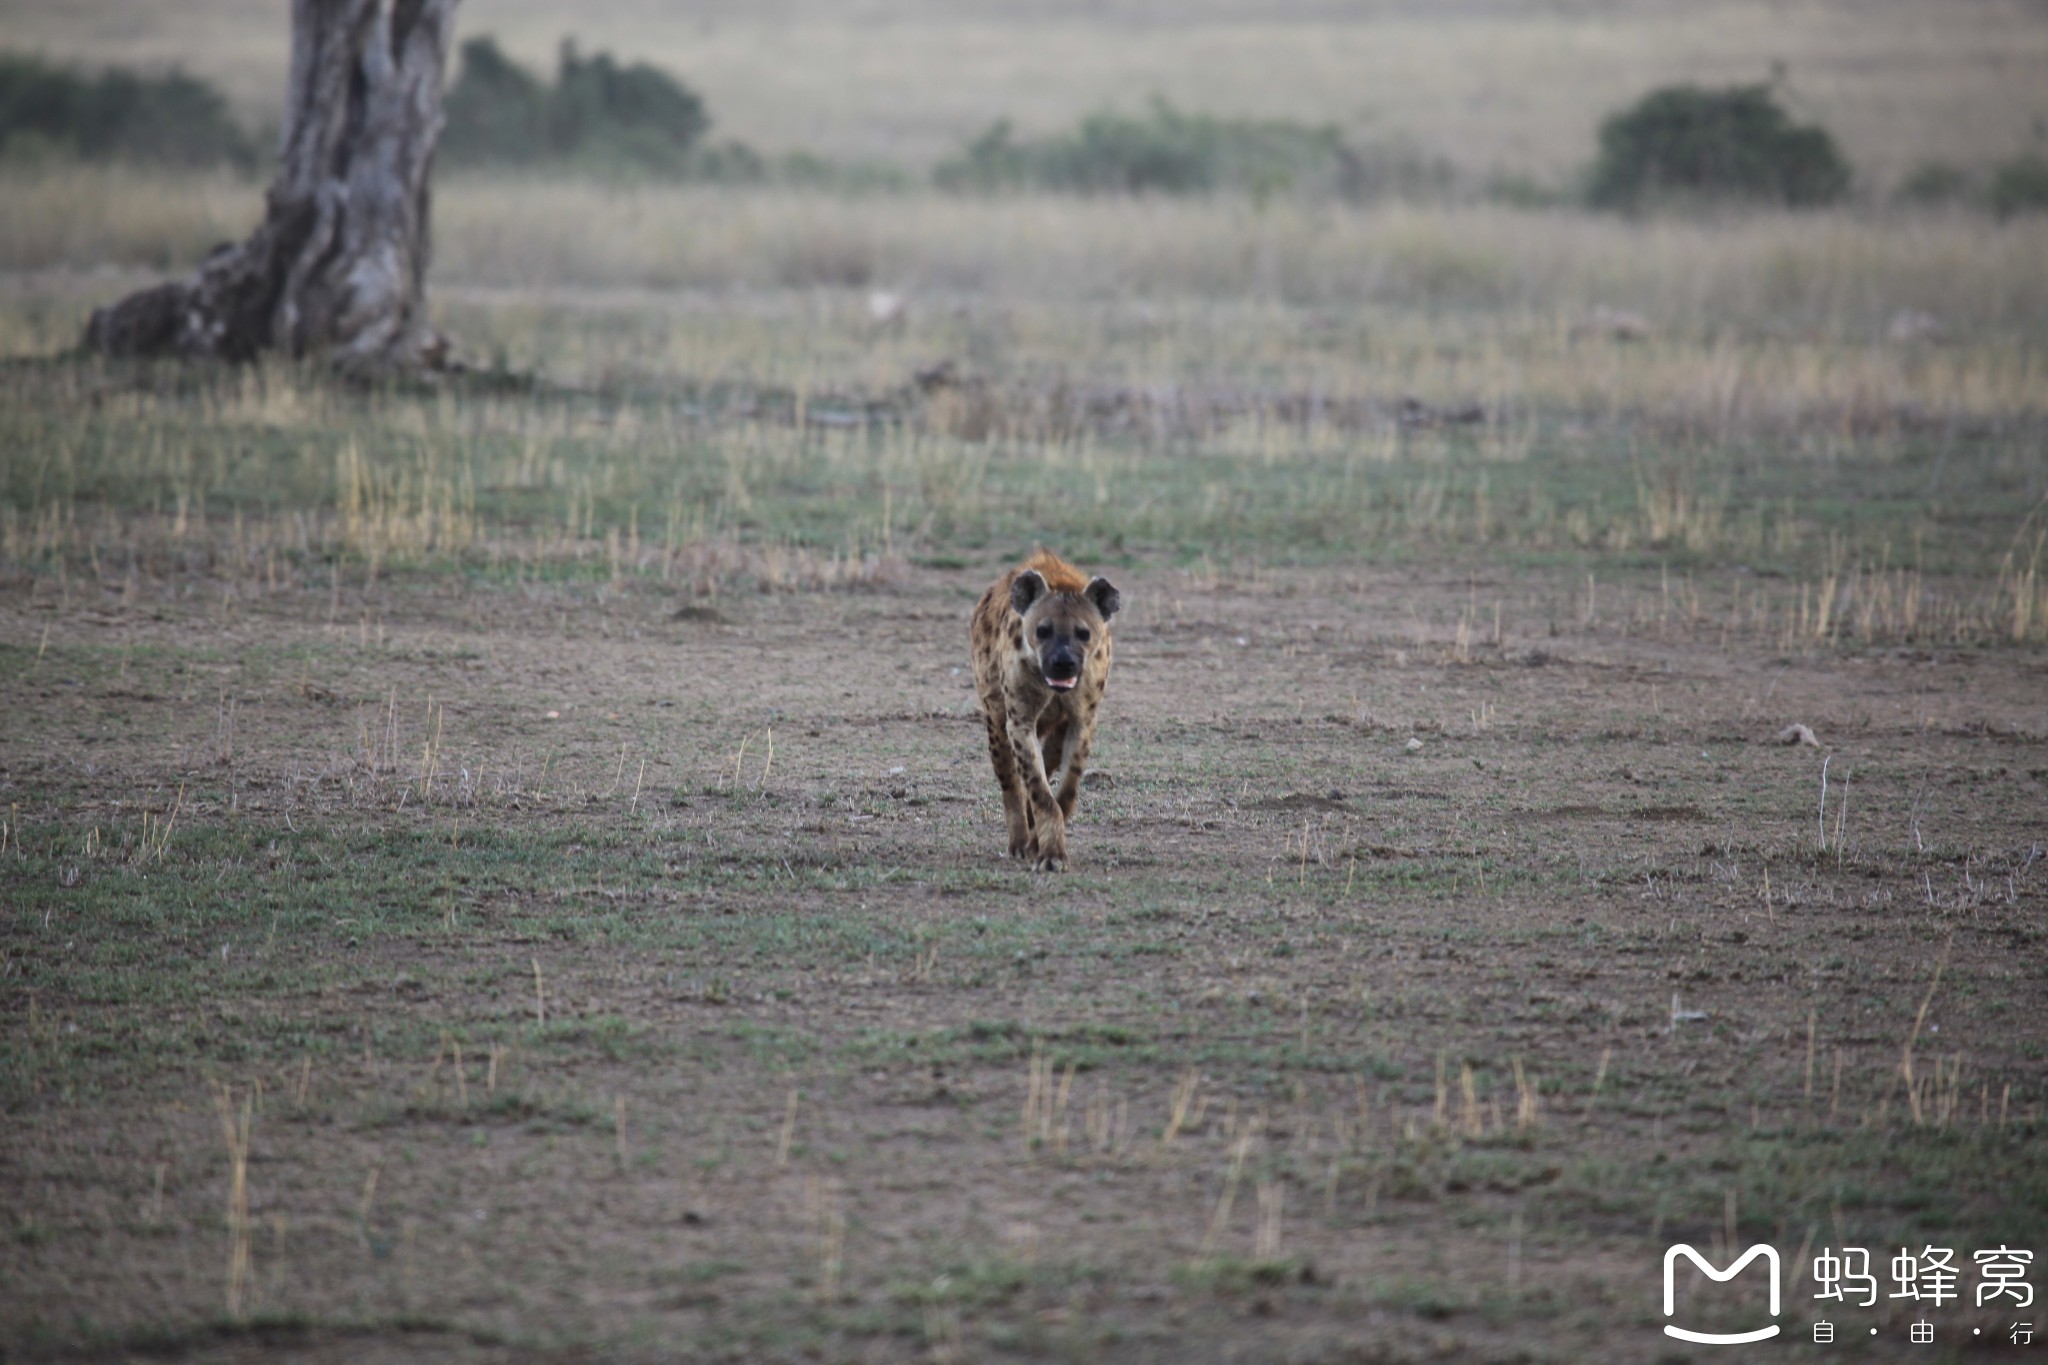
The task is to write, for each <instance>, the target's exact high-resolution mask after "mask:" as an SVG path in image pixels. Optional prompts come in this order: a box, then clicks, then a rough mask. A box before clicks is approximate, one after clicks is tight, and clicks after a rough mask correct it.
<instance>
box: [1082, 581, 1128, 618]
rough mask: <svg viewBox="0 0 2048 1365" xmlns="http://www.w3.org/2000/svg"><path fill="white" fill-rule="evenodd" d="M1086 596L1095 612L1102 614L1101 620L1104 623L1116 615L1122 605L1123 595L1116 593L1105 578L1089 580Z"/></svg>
mask: <svg viewBox="0 0 2048 1365" xmlns="http://www.w3.org/2000/svg"><path fill="white" fill-rule="evenodd" d="M1087 595H1088V600H1089V601H1090V602H1093V603H1094V604H1095V610H1097V611H1099V612H1101V613H1102V619H1103V620H1105V621H1107V620H1108V619H1109V618H1110V617H1112V616H1114V615H1116V613H1117V608H1119V607H1121V606H1122V605H1123V604H1124V595H1123V594H1122V593H1120V592H1118V591H1117V590H1116V588H1115V587H1113V586H1112V585H1111V584H1110V581H1109V580H1108V579H1107V578H1095V579H1090V580H1089V583H1088V594H1087Z"/></svg>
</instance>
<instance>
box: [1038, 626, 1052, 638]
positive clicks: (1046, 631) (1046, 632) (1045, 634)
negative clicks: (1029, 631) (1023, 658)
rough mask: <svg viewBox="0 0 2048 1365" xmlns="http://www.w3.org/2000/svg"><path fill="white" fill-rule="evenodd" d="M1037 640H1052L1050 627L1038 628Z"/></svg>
mask: <svg viewBox="0 0 2048 1365" xmlns="http://www.w3.org/2000/svg"><path fill="white" fill-rule="evenodd" d="M1038 638H1039V639H1041V640H1050V639H1051V638H1052V627H1051V626H1040V627H1039V628H1038Z"/></svg>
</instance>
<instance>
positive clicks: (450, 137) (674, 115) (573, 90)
mask: <svg viewBox="0 0 2048 1365" xmlns="http://www.w3.org/2000/svg"><path fill="white" fill-rule="evenodd" d="M445 111H446V114H447V118H448V123H447V126H446V127H445V128H444V129H443V130H442V133H441V155H442V156H443V157H444V158H445V159H446V160H447V162H448V163H449V164H450V165H456V166H462V165H470V166H535V167H540V166H549V165H553V166H561V165H573V166H578V167H581V168H585V169H590V170H600V171H624V172H636V173H640V174H647V175H657V176H680V175H686V174H688V173H689V172H690V170H691V169H692V164H693V159H694V157H695V155H696V153H697V151H698V142H699V140H700V139H701V138H702V137H703V136H704V134H705V133H706V132H707V131H708V130H709V129H710V127H711V116H710V115H709V114H708V113H707V112H706V111H705V108H704V101H703V100H702V99H700V98H698V96H697V94H696V92H694V91H692V90H691V89H690V88H689V87H688V86H686V85H684V84H683V83H682V82H681V81H678V80H677V79H676V78H675V77H673V76H671V75H669V74H668V73H667V72H665V71H662V70H659V69H658V68H656V67H652V66H648V65H646V64H645V63H640V62H636V63H634V64H632V65H630V66H623V65H621V64H619V63H618V62H617V61H614V60H613V59H612V57H611V55H610V54H609V53H605V52H600V53H597V54H596V55H594V56H591V57H584V56H582V55H581V54H580V53H578V51H577V50H576V44H575V43H574V42H573V41H570V40H567V39H565V40H563V43H562V47H561V54H560V56H559V58H558V59H557V63H556V68H555V82H554V84H553V85H545V84H543V83H542V82H541V81H540V79H539V78H538V77H536V76H534V75H533V73H531V72H529V71H527V70H526V69H525V68H524V67H522V66H520V65H519V64H518V63H516V62H514V61H513V60H512V59H511V58H509V57H507V56H506V55H505V53H504V52H503V51H502V50H501V49H500V48H499V47H498V44H497V40H495V39H493V38H491V37H489V36H484V37H478V38H471V39H470V40H469V41H468V42H466V43H464V44H463V45H462V60H461V68H460V70H459V72H458V73H457V75H456V78H455V83H454V84H453V85H452V86H450V87H449V90H448V96H447V100H446V103H445ZM746 155H747V156H751V153H747V154H746ZM744 160H745V158H744V157H742V156H740V155H739V154H738V153H737V152H735V151H734V149H732V148H725V149H721V150H720V152H719V153H718V154H717V163H716V165H717V170H718V171H719V172H720V173H721V174H724V175H731V174H732V173H733V171H734V170H735V169H736V168H737V167H738V166H739V165H740V164H741V163H743V162H744Z"/></svg>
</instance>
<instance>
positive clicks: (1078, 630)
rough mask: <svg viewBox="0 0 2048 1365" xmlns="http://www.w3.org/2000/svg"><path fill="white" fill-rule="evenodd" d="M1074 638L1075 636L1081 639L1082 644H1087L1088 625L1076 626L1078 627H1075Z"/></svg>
mask: <svg viewBox="0 0 2048 1365" xmlns="http://www.w3.org/2000/svg"><path fill="white" fill-rule="evenodd" d="M1074 638H1075V639H1076V640H1079V641H1080V642H1081V643H1082V644H1084V645H1085V644H1087V643H1088V627H1086V626H1076V627H1074Z"/></svg>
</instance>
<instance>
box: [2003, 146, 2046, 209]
mask: <svg viewBox="0 0 2048 1365" xmlns="http://www.w3.org/2000/svg"><path fill="white" fill-rule="evenodd" d="M1990 199H1991V211H1992V212H1993V213H1995V214H1997V215H1998V216H1999V217H2000V218H2010V217H2012V216H2013V215H2014V214H2017V213H2039V212H2040V211H2041V210H2043V209H2048V158H2043V157H2042V156H2041V155H2040V154H2039V153H2038V152H2027V153H2025V154H2023V155H2020V156H2016V157H2014V158H2013V159H2012V160H2010V161H2007V162H2004V163H2002V164H2001V165H2000V166H1999V167H1998V168H1997V169H1996V170H1994V171H1993V172H1992V173H1991V191H1990Z"/></svg>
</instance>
